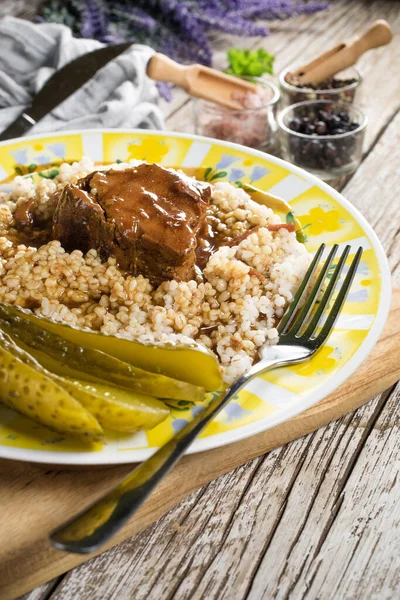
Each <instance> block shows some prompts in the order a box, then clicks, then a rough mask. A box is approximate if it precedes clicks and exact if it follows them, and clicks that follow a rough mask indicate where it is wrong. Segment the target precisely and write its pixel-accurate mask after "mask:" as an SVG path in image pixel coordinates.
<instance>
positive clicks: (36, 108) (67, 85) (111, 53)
mask: <svg viewBox="0 0 400 600" xmlns="http://www.w3.org/2000/svg"><path fill="white" fill-rule="evenodd" d="M131 45H132V43H131V42H128V43H124V44H115V45H113V46H106V47H104V48H98V49H97V50H93V51H92V52H88V53H87V54H83V55H82V56H78V58H75V59H74V60H72V61H71V62H69V63H67V64H66V65H64V67H62V68H61V69H60V70H59V71H56V73H54V75H52V76H51V77H50V78H49V79H48V80H47V82H46V83H45V84H44V86H43V87H42V89H41V90H40V91H39V92H38V93H37V95H36V96H35V98H34V100H33V102H32V104H31V106H29V108H27V109H26V110H25V111H24V112H23V113H21V114H20V115H19V116H18V117H17V118H16V119H15V121H13V122H12V123H11V124H10V125H9V126H8V127H7V128H6V129H5V130H4V131H3V132H2V133H1V134H0V141H2V140H8V139H10V138H14V137H19V136H21V135H23V134H24V133H26V132H27V131H29V129H31V127H33V126H34V125H35V124H36V123H37V122H38V121H40V119H43V117H45V116H46V115H48V114H49V113H50V112H51V111H52V110H54V108H56V106H58V105H59V104H61V103H62V102H64V100H66V99H67V98H69V96H72V94H73V93H74V92H76V91H77V90H78V89H79V88H80V87H82V86H83V85H84V84H85V83H86V82H87V81H89V79H91V78H92V77H93V76H94V75H95V74H96V72H97V71H98V70H99V69H101V68H102V67H104V65H106V64H107V63H108V62H109V61H110V60H113V59H114V58H116V57H117V56H119V55H120V54H122V52H125V50H127V49H128V48H129V47H130V46H131Z"/></svg>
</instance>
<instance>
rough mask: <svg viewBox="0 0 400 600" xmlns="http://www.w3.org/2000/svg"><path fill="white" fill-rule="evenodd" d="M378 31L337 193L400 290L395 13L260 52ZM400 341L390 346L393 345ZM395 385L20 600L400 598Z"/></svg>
mask: <svg viewBox="0 0 400 600" xmlns="http://www.w3.org/2000/svg"><path fill="white" fill-rule="evenodd" d="M35 4H38V2H37V0H36V1H30V0H12V2H10V1H9V0H3V1H2V2H1V3H0V14H10V13H11V12H12V13H13V14H22V15H24V16H28V17H29V15H30V14H33V12H34V7H35ZM377 18H385V19H387V20H388V21H389V22H390V23H391V25H392V27H393V29H394V32H395V38H394V40H393V42H392V44H391V46H390V47H386V48H382V49H380V50H376V51H374V52H373V53H371V54H369V55H367V56H365V57H364V58H363V59H362V61H360V68H361V71H362V73H363V75H364V76H365V81H364V84H363V105H364V108H365V110H366V112H367V114H368V116H369V120H370V121H369V126H368V132H367V139H366V145H365V154H364V160H363V163H362V164H361V166H360V167H359V169H358V170H357V172H356V173H355V174H354V175H353V176H352V177H351V178H350V179H349V180H348V181H347V182H344V183H343V182H341V183H340V184H338V185H337V187H338V188H340V189H342V190H343V193H344V195H345V196H346V198H348V199H349V200H350V201H351V202H353V203H354V205H355V206H356V207H357V208H358V209H359V210H360V211H361V212H362V213H363V214H364V215H365V217H366V218H367V219H368V220H369V222H370V223H371V224H372V226H373V227H374V228H375V231H376V232H377V234H378V236H379V237H380V239H381V241H382V243H383V246H384V248H385V250H386V252H387V254H388V256H389V262H390V265H391V267H392V270H393V276H394V281H397V283H398V284H399V283H400V216H399V213H400V196H399V189H400V168H399V167H400V113H399V108H400V77H399V71H400V40H399V32H400V3H399V2H397V1H396V0H393V1H392V2H389V1H381V0H369V1H362V0H357V1H355V0H340V1H337V2H333V3H332V8H331V10H330V12H328V13H321V14H318V15H315V16H312V17H301V18H298V19H292V20H290V21H287V22H278V21H277V22H274V23H272V24H271V37H270V38H268V39H266V40H260V39H240V38H232V37H218V38H217V39H215V40H214V48H215V51H216V65H217V66H219V65H222V64H223V58H224V55H225V52H226V49H227V48H229V47H231V46H234V45H235V46H239V45H240V46H243V47H248V48H252V47H259V46H263V47H265V48H267V49H268V50H269V51H271V52H273V53H275V54H276V56H277V60H276V70H277V72H278V71H279V70H280V69H281V68H283V67H285V66H286V65H288V64H290V63H292V62H294V61H296V60H298V59H299V58H300V57H301V60H303V59H305V60H307V59H308V58H311V57H313V56H314V55H316V54H318V53H319V52H321V51H322V50H324V49H326V48H328V47H329V46H330V45H332V43H333V42H335V41H339V40H342V39H344V38H346V37H347V36H351V35H352V34H353V33H355V32H357V31H360V30H362V29H363V28H365V27H366V26H367V25H368V24H369V23H371V22H372V21H373V20H375V19H377ZM164 110H165V114H166V117H167V126H168V129H170V130H178V131H191V130H192V128H193V125H192V107H191V102H190V100H189V99H188V98H187V96H185V95H184V94H183V93H179V92H176V93H175V98H174V101H173V103H172V104H170V105H167V104H164ZM399 342H400V340H399ZM399 399H400V386H397V387H394V388H392V389H389V390H387V391H386V392H385V393H383V394H382V395H380V396H378V397H377V398H374V399H372V400H371V402H369V403H368V404H367V405H365V406H364V407H362V408H360V409H359V410H357V411H356V412H355V413H353V414H349V415H347V416H346V417H345V418H343V419H341V420H339V421H336V422H334V423H331V424H330V425H328V426H327V427H325V428H323V429H320V430H319V431H317V432H315V433H313V434H310V435H308V436H306V437H304V438H302V439H299V440H297V441H295V442H292V443H291V444H289V445H287V446H284V447H282V448H279V449H277V450H275V451H273V452H270V453H269V454H268V455H266V456H261V457H259V458H257V459H255V460H253V461H251V462H249V463H248V464H246V465H244V466H243V467H240V468H238V469H236V470H235V471H232V472H231V473H229V474H227V475H225V476H223V477H220V478H219V479H217V480H216V481H213V482H212V483H210V484H208V485H207V486H205V487H203V488H202V489H200V490H198V491H197V492H195V493H193V494H192V495H191V496H190V497H188V498H187V499H186V500H185V501H184V502H182V503H181V504H180V505H179V506H177V507H176V508H175V509H174V510H172V511H171V512H170V513H168V514H167V515H166V516H165V517H163V518H162V519H160V520H159V521H158V522H157V523H155V524H154V525H153V526H151V527H149V528H148V529H146V530H145V531H143V532H142V533H141V534H140V535H137V536H135V537H134V538H132V539H130V540H128V541H126V542H125V543H124V544H121V545H120V546H117V547H116V548H114V549H112V550H109V551H108V552H105V553H104V554H102V555H101V556H99V557H97V558H95V559H92V560H91V561H89V562H88V563H86V564H84V565H83V566H81V567H78V568H76V569H74V570H73V571H71V572H69V573H67V574H65V575H63V576H61V577H60V578H58V579H57V580H54V581H52V582H50V583H48V584H46V585H44V586H41V587H40V588H37V589H36V590H34V591H33V592H31V593H30V594H27V595H26V596H24V600H45V599H46V600H50V599H51V600H95V599H96V600H100V599H101V600H117V599H118V600H141V599H145V598H147V599H150V600H153V599H154V600H167V599H168V600H171V599H172V598H176V599H179V600H180V599H190V600H192V599H200V598H205V599H207V600H211V599H226V600H242V599H244V598H246V599H247V600H264V599H265V600H269V599H270V598H279V599H283V598H295V599H297V598H309V599H317V598H318V599H320V600H326V599H335V600H339V599H340V600H342V599H352V600H358V599H359V600H365V599H368V600H372V599H375V598H379V600H383V599H394V598H399V597H400V559H399V557H400V484H399V478H398V476H399V469H400V444H399V440H400V436H399V417H400V410H399Z"/></svg>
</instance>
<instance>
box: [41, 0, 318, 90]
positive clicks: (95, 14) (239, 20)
mask: <svg viewBox="0 0 400 600" xmlns="http://www.w3.org/2000/svg"><path fill="white" fill-rule="evenodd" d="M326 8H327V3H326V2H315V1H312V2H311V1H310V2H300V1H296V0H47V2H45V4H44V5H43V6H42V8H41V12H40V15H39V16H38V20H41V21H43V20H44V21H49V22H56V23H64V24H65V25H68V26H69V27H71V29H72V31H73V33H74V34H75V35H78V36H81V37H90V38H95V39H97V40H100V41H102V42H105V43H119V42H122V41H126V40H132V42H136V43H144V44H149V45H150V46H152V47H153V48H154V49H155V50H158V51H160V52H163V53H164V54H167V55H168V56H171V58H174V59H175V60H178V61H180V62H200V63H202V64H205V65H210V64H211V60H212V49H211V44H210V41H209V37H208V36H209V34H210V33H212V32H213V31H223V32H225V33H231V34H235V35H241V36H247V37H253V36H257V37H258V36H260V37H265V36H267V35H268V34H269V31H268V28H267V27H266V26H265V24H264V23H263V24H258V23H257V22H256V21H258V20H263V21H266V20H271V19H286V18H289V17H293V16H296V15H302V14H305V15H308V14H312V13H314V12H317V11H319V10H324V9H326ZM159 90H162V94H163V95H164V96H165V95H168V88H167V86H165V85H162V86H159Z"/></svg>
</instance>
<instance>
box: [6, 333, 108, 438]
mask: <svg viewBox="0 0 400 600" xmlns="http://www.w3.org/2000/svg"><path fill="white" fill-rule="evenodd" d="M48 375H50V374H49V373H47V371H46V370H45V369H43V367H41V366H40V365H39V364H38V363H37V362H36V361H35V360H34V359H33V358H32V357H31V356H30V355H29V354H27V353H26V352H24V351H23V350H22V349H20V348H18V346H17V345H16V344H15V343H14V342H13V340H12V339H11V338H10V337H9V336H8V335H7V334H6V333H4V332H1V331H0V402H2V404H4V405H5V406H7V407H8V408H12V409H14V410H16V411H17V412H19V413H21V414H23V415H25V416H27V417H30V418H31V419H33V420H35V421H38V422H39V423H42V424H43V425H45V426H46V427H49V428H50V429H53V430H55V431H57V432H59V433H63V434H65V433H67V434H72V435H75V436H79V437H85V438H93V439H99V438H101V437H102V436H103V434H104V431H103V428H102V427H101V425H100V424H99V423H98V421H97V420H96V418H95V417H94V416H93V415H92V414H91V413H90V412H89V411H88V410H86V409H85V408H84V407H83V406H81V404H80V403H79V402H78V401H77V400H75V399H74V398H73V397H72V396H71V395H70V394H69V393H68V392H67V391H66V390H65V389H63V388H62V387H60V386H59V385H58V384H57V383H56V382H55V381H53V380H52V379H51V377H49V376H48Z"/></svg>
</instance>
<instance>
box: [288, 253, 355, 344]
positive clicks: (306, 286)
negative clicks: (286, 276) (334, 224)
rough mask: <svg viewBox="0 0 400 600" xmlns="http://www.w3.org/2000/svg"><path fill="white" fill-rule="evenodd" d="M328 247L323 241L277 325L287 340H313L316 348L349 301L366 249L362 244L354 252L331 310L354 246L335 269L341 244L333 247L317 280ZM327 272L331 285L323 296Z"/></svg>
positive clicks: (342, 255)
mask: <svg viewBox="0 0 400 600" xmlns="http://www.w3.org/2000/svg"><path fill="white" fill-rule="evenodd" d="M325 247H326V246H325V244H322V245H321V246H320V247H319V248H318V250H317V252H316V254H315V256H314V258H313V260H312V262H311V264H310V266H309V268H308V271H307V273H306V275H305V277H304V279H303V281H302V283H301V285H300V287H299V289H298V290H297V292H296V294H295V296H294V298H293V301H292V302H291V304H290V305H289V306H288V309H287V310H286V312H285V314H284V315H283V317H282V319H281V321H280V323H279V326H278V331H279V335H280V336H281V337H282V336H283V337H285V338H286V339H287V338H288V337H291V338H296V339H298V340H304V341H305V340H309V341H313V342H315V345H316V347H319V346H320V345H321V344H323V343H324V341H325V340H326V338H327V337H328V335H329V334H330V332H331V331H332V329H333V327H334V325H335V322H336V319H337V318H338V316H339V313H340V311H341V310H342V307H343V305H344V303H345V301H346V298H347V294H348V293H349V289H350V287H351V284H352V282H353V279H354V276H355V274H356V271H357V268H358V265H359V262H360V259H361V255H362V252H363V248H362V247H361V246H360V247H359V248H358V250H357V252H356V253H355V255H354V258H353V260H352V262H351V265H350V267H349V270H348V271H347V275H346V277H345V279H344V281H343V283H342V284H341V285H340V289H339V291H338V295H337V297H336V299H335V301H334V303H333V306H332V307H331V308H330V309H329V301H330V299H331V297H332V294H333V292H334V291H335V287H336V285H337V283H338V281H339V278H340V275H341V273H342V271H343V267H344V265H345V262H346V260H347V258H348V256H349V253H350V250H351V246H346V247H345V248H344V250H343V252H342V254H341V256H340V258H339V260H338V262H337V264H336V265H335V266H334V267H333V271H332V268H331V267H332V262H333V259H334V258H335V256H336V253H337V251H338V248H339V246H338V244H335V245H334V246H332V249H331V251H330V253H329V255H328V258H327V259H326V260H325V262H324V263H323V265H322V267H321V270H320V271H319V273H318V276H317V278H316V279H315V275H316V273H317V269H318V267H319V263H320V261H321V257H322V255H323V253H324V250H325ZM328 275H329V277H330V280H329V284H328V286H327V287H326V289H325V290H324V292H323V294H322V296H321V293H320V292H321V289H322V288H323V284H324V281H325V279H326V278H327V276H328ZM314 280H315V283H312V282H313V281H314ZM304 297H305V302H304V304H303V305H301V302H302V300H303V299H304ZM318 300H319V304H318V307H317V309H316V310H315V311H314V313H313V309H314V307H315V304H316V302H317V301H318ZM300 307H301V308H300ZM299 308H300V310H299ZM327 308H328V309H329V310H328V311H327V314H326V318H325V322H324V324H323V326H322V328H321V331H320V332H319V333H318V334H316V331H317V329H318V327H319V326H320V324H321V321H322V319H323V318H324V317H325V311H326V309H327Z"/></svg>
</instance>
